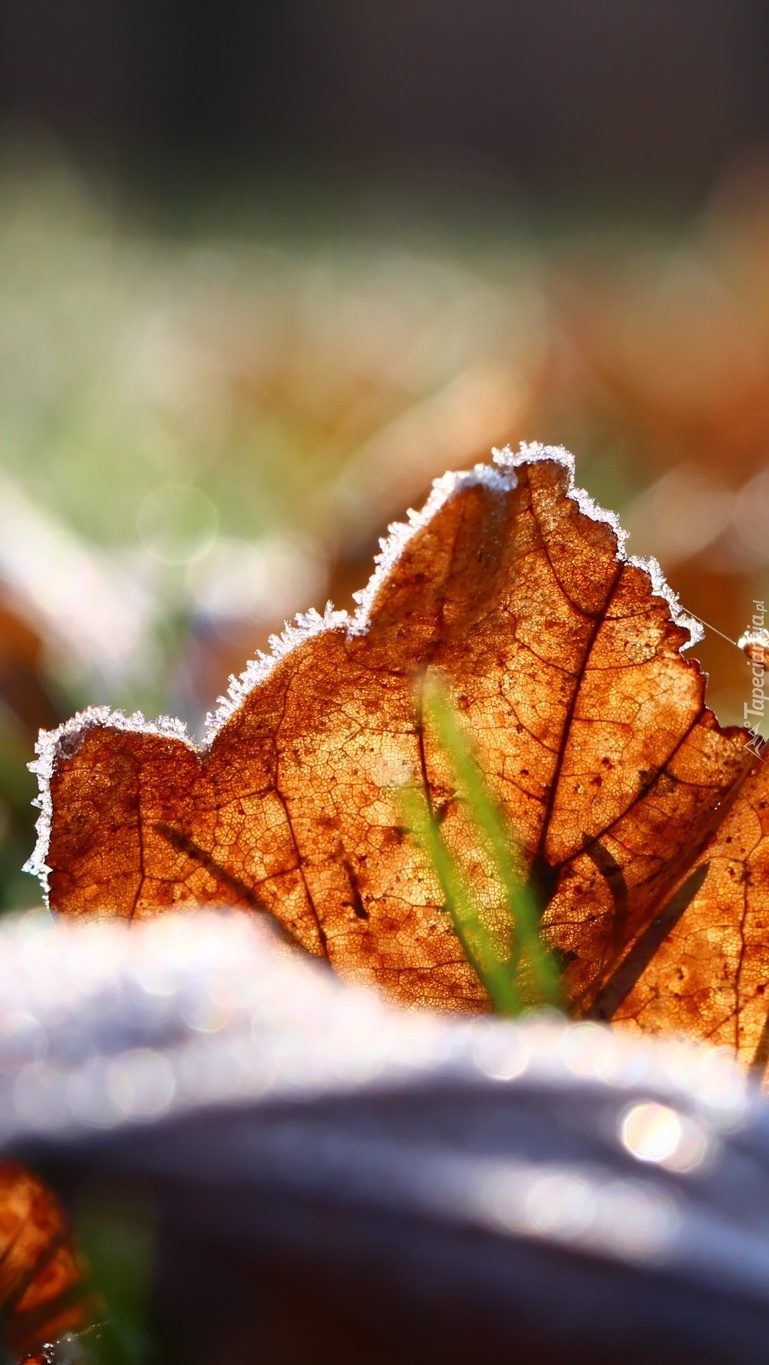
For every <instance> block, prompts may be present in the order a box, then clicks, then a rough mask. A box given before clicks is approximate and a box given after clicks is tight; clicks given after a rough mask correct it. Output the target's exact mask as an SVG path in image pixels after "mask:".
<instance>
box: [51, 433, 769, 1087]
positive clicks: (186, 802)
mask: <svg viewBox="0 0 769 1365" xmlns="http://www.w3.org/2000/svg"><path fill="white" fill-rule="evenodd" d="M696 638H698V628H697V626H696V624H695V623H694V622H693V621H692V620H691V619H690V618H688V617H687V616H686V615H685V614H684V613H683V612H682V611H681V609H680V607H679V605H678V603H677V601H676V600H675V598H674V597H673V595H672V593H671V592H670V591H669V589H668V588H667V587H666V585H665V583H664V580H663V579H662V577H661V574H660V573H659V570H658V568H657V566H656V565H655V564H653V563H651V564H650V563H646V562H644V561H640V560H634V559H632V558H628V557H627V556H626V554H625V552H624V537H623V535H622V532H621V531H620V529H619V526H618V523H617V522H616V519H615V518H614V517H613V516H612V515H611V514H609V513H606V512H603V511H601V510H600V509H599V508H597V507H596V506H595V505H594V504H593V503H592V502H591V501H590V499H589V498H588V497H587V495H586V494H584V493H582V492H581V491H579V490H576V489H575V488H574V485H573V477H572V461H571V457H570V456H568V455H567V454H566V452H564V451H561V450H555V449H548V448H543V447H539V446H529V447H522V449H521V451H520V453H519V454H518V455H513V454H511V453H510V452H509V451H505V452H500V453H497V455H496V457H495V464H494V465H493V466H477V467H476V469H475V470H473V471H471V472H468V473H464V474H459V475H446V476H445V477H444V478H443V479H442V480H439V481H438V483H437V484H436V486H435V488H434V491H433V494H432V496H431V498H430V500H429V501H428V503H427V506H426V508H425V509H424V511H423V513H422V514H421V515H414V514H412V516H411V521H410V524H409V526H408V527H396V528H393V529H392V531H391V536H390V539H389V540H388V541H387V542H385V543H383V553H382V556H381V559H380V563H379V566H378V568H377V571H376V573H375V574H374V577H373V578H372V580H371V582H370V584H369V586H368V588H367V589H366V590H365V592H364V593H362V594H361V595H360V607H359V610H358V612H357V614H356V615H355V616H354V617H349V616H348V615H347V614H346V613H344V612H332V611H330V610H329V611H327V613H326V615H325V617H323V618H321V617H320V616H317V615H316V614H310V615H308V616H306V617H303V618H299V621H298V624H297V625H296V626H294V627H290V628H289V629H288V631H287V633H286V634H285V635H284V636H283V637H282V638H281V639H280V640H277V641H275V642H274V650H273V654H272V656H271V657H269V658H266V657H260V658H259V659H257V661H256V662H255V663H254V664H252V665H250V666H249V668H248V669H247V671H246V673H245V674H244V675H243V676H242V678H241V679H240V680H239V681H237V682H236V681H234V680H233V683H232V685H231V689H230V694H229V696H228V698H226V699H224V700H223V701H222V703H221V704H220V707H219V710H218V711H217V712H216V713H215V714H214V716H213V717H212V718H210V721H209V727H208V732H207V737H206V740H205V742H204V743H203V744H202V745H201V746H199V747H197V746H196V745H195V744H194V743H193V742H192V741H191V740H190V739H189V738H188V736H187V735H186V732H185V730H184V727H183V726H182V725H181V724H180V723H179V722H176V721H172V720H169V719H167V718H164V719H161V720H160V721H159V722H157V723H156V724H155V725H154V726H152V725H148V724H146V723H145V721H144V720H143V718H142V717H141V716H134V717H130V718H126V717H125V716H123V715H121V714H119V713H114V712H110V711H109V710H108V709H107V708H92V709H90V710H89V711H86V712H84V713H83V714H81V715H79V716H76V717H74V719H73V720H71V721H70V722H68V723H67V724H66V725H64V726H62V727H60V729H59V730H56V731H53V732H50V733H48V734H46V735H43V736H42V737H41V741H40V744H39V746H38V753H39V759H38V762H37V764H36V765H34V766H35V769H36V771H37V772H38V774H39V777H40V784H41V805H42V816H41V820H40V822H39V831H40V838H39V843H38V848H37V850H36V854H35V856H34V857H33V859H32V860H31V862H30V865H29V866H30V867H31V869H32V870H36V871H39V872H41V873H42V874H43V876H44V879H46V881H47V884H48V886H49V890H50V903H51V905H52V907H53V908H54V909H55V910H57V911H59V912H60V913H63V914H69V915H94V914H96V915H118V916H122V917H125V918H142V917H145V916H150V915H154V914H156V913H158V912H159V911H162V910H166V909H171V908H177V907H180V906H185V905H188V906H201V905H207V904H216V903H223V902H224V903H228V904H235V905H240V906H249V907H251V908H252V909H253V910H254V911H256V912H260V913H261V912H265V913H267V914H269V915H270V916H271V917H273V918H274V919H275V920H276V921H277V922H278V923H279V924H280V925H281V926H282V928H283V930H284V931H285V933H286V934H287V935H288V936H289V937H290V938H291V939H292V940H293V941H295V942H296V943H297V944H299V945H301V946H302V947H303V948H304V949H306V950H307V951H308V952H310V953H314V954H317V955H321V956H326V957H327V958H328V959H329V961H330V963H331V964H332V966H333V967H334V968H336V969H337V970H338V971H340V972H342V973H344V974H346V975H348V976H351V977H353V978H357V979H358V980H362V981H367V982H374V983H376V984H378V985H380V986H381V987H383V988H385V989H386V990H388V991H389V992H390V994H391V995H393V996H395V997H396V998H397V999H399V1000H401V1001H403V1002H404V1003H413V1004H424V1005H430V1006H435V1007H439V1008H448V1009H455V1010H476V1009H482V1008H487V1007H488V999H487V997H486V995H485V991H484V989H483V987H482V985H481V983H480V982H479V980H478V978H477V976H476V975H475V973H474V972H473V970H472V968H471V966H470V964H469V963H468V961H467V959H466V958H465V955H464V953H463V952H462V949H461V947H460V944H459V941H458V939H457V938H456V937H455V934H454V932H453V930H452V927H451V924H450V922H449V918H448V916H447V915H446V913H445V912H444V908H443V898H442V893H441V890H440V883H439V881H438V880H437V878H436V876H435V873H434V871H433V869H432V868H431V867H430V866H429V865H428V863H427V862H426V860H425V857H424V855H423V853H422V852H421V851H420V849H419V848H418V847H417V846H416V845H415V843H414V841H413V840H412V839H410V838H409V837H408V835H406V834H405V832H404V830H403V829H402V827H401V821H400V818H399V808H398V800H397V793H396V792H395V790H394V789H395V787H396V786H397V784H398V783H399V782H402V781H404V780H407V779H408V778H409V777H411V776H413V777H415V778H416V780H417V781H418V783H420V784H421V785H422V787H423V789H424V793H425V795H426V796H427V798H428V800H429V803H430V806H431V807H432V809H433V810H434V811H435V813H436V816H437V818H438V819H439V820H440V822H441V831H442V834H443V836H444V837H445V840H446V842H447V844H448V845H449V847H450V848H451V849H452V851H453V852H454V853H455V854H456V855H457V856H458V857H459V858H460V859H461V861H462V862H463V864H464V866H465V868H466V869H467V870H468V875H469V876H470V877H471V879H472V884H473V892H474V896H475V898H476V900H477V902H478V903H479V904H480V906H481V907H482V913H483V915H484V917H485V920H486V927H487V929H488V931H489V932H490V933H491V934H492V935H496V936H497V938H498V939H499V941H500V942H501V936H502V935H503V934H504V932H505V924H504V923H502V922H501V912H500V906H499V890H498V886H497V883H496V881H495V878H494V875H493V873H492V871H491V870H490V869H489V867H488V865H487V859H485V858H484V856H483V853H482V851H479V848H478V841H477V837H476V833H475V831H474V829H473V827H472V821H471V820H470V819H469V817H468V814H467V809H466V805H465V803H464V801H463V799H462V795H461V793H460V792H458V791H457V790H456V787H455V783H454V780H453V777H452V773H451V771H450V769H449V768H448V767H447V766H446V762H445V758H444V756H443V755H442V751H441V748H440V745H439V743H438V740H437V737H436V736H435V735H434V734H433V733H432V732H431V729H430V726H429V725H426V724H424V723H423V720H422V716H421V712H420V707H419V702H418V693H419V687H418V685H416V684H417V683H418V680H419V679H420V678H423V677H424V676H425V674H431V673H440V675H441V676H442V678H443V679H444V680H445V681H446V682H447V684H448V686H449V688H450V690H451V693H452V695H453V698H454V702H455V705H456V707H457V708H458V711H459V714H460V716H461V718H462V720H463V724H464V726H465V728H466V730H467V733H468V735H469V737H470V739H471V741H472V743H473V745H474V747H475V750H476V752H477V754H478V757H479V759H480V762H481V765H482V767H483V769H484V771H485V773H486V775H487V779H488V783H489V787H490V789H491V791H492V793H493V795H494V796H495V798H496V800H497V801H498V802H499V804H500V805H501V807H502V808H503V809H504V812H505V815H506V817H507V819H508V822H509V826H510V829H511V830H512V833H513V839H514V843H515V850H516V855H515V856H516V857H517V859H518V863H519V866H520V868H521V870H522V873H523V874H524V875H525V877H526V879H527V881H528V882H529V884H530V886H531V887H532V889H533V891H534V894H535V897H536V899H537V902H538V904H539V906H540V912H541V932H542V935H543V938H544V940H545V942H546V944H547V945H548V947H549V948H550V949H551V950H552V951H553V952H554V953H555V955H556V957H557V959H558V960H559V962H560V963H561V964H562V968H563V985H564V990H565V995H566V999H567V1001H568V1004H569V1008H570V1010H571V1012H572V1013H573V1014H574V1015H576V1016H578V1017H579V1016H585V1015H592V1016H593V1017H601V1018H611V1017H614V1018H615V1019H617V1020H618V1021H622V1022H623V1023H624V1024H625V1025H627V1026H632V1027H636V1028H640V1029H643V1030H646V1029H654V1030H657V1029H667V1030H683V1031H686V1032H689V1033H694V1034H696V1035H697V1036H699V1037H704V1038H709V1039H711V1040H712V1041H714V1042H721V1043H728V1044H729V1045H732V1046H734V1047H735V1048H736V1049H737V1052H738V1053H739V1055H740V1056H741V1057H742V1058H744V1059H746V1060H748V1061H752V1060H754V1058H755V1055H756V1052H757V1050H758V1052H759V1054H760V1055H763V1053H762V1049H765V1048H766V1046H767V1045H766V1044H765V1042H764V1041H763V1039H764V1033H765V1019H766V1015H767V1009H768V1008H769V999H767V1000H766V1001H764V983H765V982H766V980H767V976H768V975H769V972H768V970H767V968H768V967H769V922H768V920H767V917H769V869H767V859H768V858H769V840H768V839H767V838H766V833H765V831H766V829H767V824H768V823H769V822H767V820H766V819H765V816H764V809H765V807H766V805H767V801H769V779H767V777H766V768H765V766H764V765H763V764H762V763H761V762H760V761H759V760H757V758H756V756H755V754H754V753H752V752H751V751H750V750H749V749H748V748H747V744H746V741H747V740H748V739H749V735H748V732H747V731H744V730H742V729H739V728H736V727H733V728H730V729H722V728H721V727H720V726H719V725H718V723H717V721H716V720H715V717H714V716H713V714H712V712H710V711H709V710H708V709H707V708H706V706H705V704H704V678H703V675H702V673H701V672H700V669H699V667H698V665H697V664H696V663H695V662H693V661H689V660H687V659H686V658H685V657H684V655H683V654H682V652H681V651H682V649H683V648H685V647H686V646H688V645H689V644H690V643H692V641H693V640H694V639H696ZM415 697H416V698H417V699H416V700H415Z"/></svg>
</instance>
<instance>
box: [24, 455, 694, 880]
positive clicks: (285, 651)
mask: <svg viewBox="0 0 769 1365" xmlns="http://www.w3.org/2000/svg"><path fill="white" fill-rule="evenodd" d="M493 456H494V463H493V464H477V465H476V466H475V467H474V468H473V469H470V470H461V471H459V472H457V473H448V474H444V475H443V476H442V477H441V478H439V479H436V480H435V482H434V483H433V487H432V491H431V493H430V496H429V498H428V499H427V502H426V503H425V505H424V507H423V508H422V510H421V511H419V512H415V511H414V510H413V509H412V508H409V511H408V513H407V521H406V522H394V523H393V524H392V525H391V526H390V527H389V528H388V534H387V536H386V537H384V538H383V539H382V540H381V541H380V552H379V554H378V555H377V556H376V558H375V561H374V563H375V568H374V572H373V574H372V576H371V578H370V579H369V582H368V584H367V585H366V587H365V588H363V589H362V591H360V592H358V593H355V594H354V596H355V600H356V602H357V604H358V606H357V610H356V611H355V613H354V614H353V615H352V616H351V615H350V614H349V613H348V612H346V611H335V610H334V608H333V605H332V604H331V603H330V602H329V604H328V605H327V607H326V610H325V612H324V613H323V615H321V614H320V613H319V612H317V611H315V610H311V611H308V612H303V613H301V614H300V615H298V616H297V617H296V619H295V620H294V621H293V622H291V623H288V622H287V623H286V627H285V630H284V631H283V632H282V633H281V634H280V635H272V636H271V637H270V652H269V654H265V653H262V652H260V653H259V654H258V655H257V656H256V658H255V659H252V660H251V661H250V662H249V663H248V664H247V666H246V668H245V670H244V671H243V673H241V674H240V676H239V677H237V678H236V677H235V676H234V675H233V676H232V677H231V678H230V682H229V688H228V690H227V693H226V695H225V696H223V697H220V698H219V701H218V705H217V707H216V709H215V710H214V711H213V712H211V713H210V714H209V715H208V716H207V718H206V724H205V729H204V734H203V740H202V742H201V743H200V744H199V745H198V744H195V742H194V741H193V739H192V738H191V737H190V735H189V734H188V732H187V727H186V725H185V724H184V723H183V722H182V721H179V720H176V719H174V718H173V717H170V716H159V717H158V718H157V720H155V721H147V720H145V718H144V716H143V715H142V714H141V712H138V711H137V712H136V713H135V714H134V715H132V716H126V715H125V714H124V713H123V712H122V711H112V710H111V709H110V708H109V707H108V706H91V707H89V708H88V709H87V710H86V711H81V712H79V713H78V714H77V715H75V716H73V717H72V718H71V719H70V720H68V721H66V722H65V723H64V724H63V725H60V726H59V728H58V729H57V730H48V731H41V733H40V738H39V740H38V743H37V745H36V753H37V758H36V760H35V761H34V762H33V763H31V764H30V765H29V767H30V771H31V772H33V773H35V774H36V776H37V779H38V783H39V787H40V795H39V796H38V798H37V799H36V801H35V803H34V804H36V805H37V806H39V807H40V816H39V818H38V821H37V844H36V846H35V850H34V853H33V854H32V856H31V858H29V860H28V861H27V863H26V864H25V868H24V870H25V871H26V872H31V873H33V874H34V875H35V876H38V877H39V878H40V880H41V883H42V887H43V892H44V894H45V895H46V897H47V894H48V873H49V871H50V869H49V867H48V865H47V862H46V859H47V856H48V847H49V843H50V835H51V822H52V819H53V803H52V800H51V778H52V776H53V773H54V770H55V768H56V764H57V762H58V760H59V759H60V758H65V757H69V756H70V755H71V754H73V753H75V752H76V751H77V748H78V746H79V744H80V742H81V741H82V739H83V736H84V735H85V734H86V733H87V732H88V730H90V729H93V727H94V726H97V725H101V726H111V727H113V728H114V729H117V730H135V731H138V732H140V733H142V734H152V735H163V736H166V737H167V738H170V739H177V740H181V741H182V742H183V743H184V744H186V745H187V746H188V747H189V748H191V749H193V750H195V752H197V753H200V754H203V753H205V752H207V750H208V749H209V748H210V747H211V745H212V743H213V741H214V739H215V738H216V735H217V734H218V732H219V731H220V730H221V728H222V726H223V725H224V724H225V723H226V722H227V720H228V719H229V718H230V716H231V715H232V714H233V712H234V711H236V710H237V709H238V707H239V706H240V705H241V704H242V703H243V702H244V701H245V699H246V698H247V697H248V696H249V695H250V693H251V692H253V691H254V689H255V688H257V687H259V686H260V684H261V683H263V682H264V681H265V679H266V678H267V677H269V675H270V673H271V672H272V670H273V669H274V668H275V667H276V665H277V664H279V663H280V662H281V661H282V660H283V659H285V658H286V656H287V655H289V654H291V653H293V651H294V650H295V649H297V648H298V647H299V646H300V645H303V644H304V643H305V641H306V640H309V639H310V638H311V637H312V636H314V635H319V634H321V633H322V632H323V631H328V630H345V631H346V632H347V634H348V636H353V635H365V633H366V631H367V630H368V627H369V623H370V620H371V612H372V609H373V606H374V603H375V601H376V598H377V595H378V593H379V590H380V588H381V587H382V586H383V584H384V583H385V581H386V579H387V577H388V575H389V573H390V572H391V570H392V569H393V567H394V565H395V564H397V562H398V560H399V559H400V557H401V555H402V554H403V551H404V550H405V548H406V546H407V545H408V543H409V541H410V540H412V539H413V537H414V536H415V535H417V534H418V532H419V531H421V530H422V529H423V528H424V527H425V526H427V525H428V524H429V522H430V521H432V519H433V517H434V516H435V515H436V513H437V512H438V511H439V510H440V509H441V508H442V507H443V506H444V505H445V504H446V503H447V502H448V501H449V500H450V499H451V498H453V497H455V496H456V495H457V494H458V493H460V492H461V491H462V490H463V489H465V488H470V487H474V486H478V485H482V486H483V487H486V488H490V489H492V490H493V491H495V492H498V493H508V492H510V491H511V490H512V489H514V488H515V487H516V486H517V483H518V477H517V474H516V469H517V468H518V467H519V466H520V465H523V464H535V463H538V462H540V461H543V460H551V461H553V462H554V463H556V464H559V465H561V466H562V467H563V468H564V469H565V470H566V474H567V494H568V496H569V497H570V498H572V499H573V500H574V502H576V503H577V505H578V507H579V509H580V511H581V512H583V513H584V514H585V515H586V516H588V517H590V518H591V519H592V520H593V521H600V522H605V523H606V524H607V525H608V526H610V527H611V529H612V530H613V531H614V533H615V535H616V537H617V558H618V559H619V560H620V561H621V562H623V563H628V564H633V565H635V566H636V567H637V568H639V569H642V570H643V572H644V573H646V574H648V576H649V578H650V580H651V584H652V591H653V592H654V593H655V595H657V596H658V597H662V598H664V599H665V601H666V602H667V604H668V606H669V608H670V614H671V617H672V619H673V620H674V621H675V623H676V625H678V626H681V627H682V629H684V630H686V631H688V633H689V640H688V641H687V642H686V643H685V644H684V645H683V646H682V648H684V649H686V648H689V646H690V645H692V644H696V643H697V641H698V640H701V639H702V637H703V630H702V627H701V625H700V623H699V622H698V621H696V620H695V619H693V618H692V617H691V616H689V615H688V614H687V613H686V612H685V611H684V610H683V609H682V607H681V604H680V602H679V600H678V598H677V596H676V594H675V593H674V592H673V591H672V589H671V588H670V587H669V586H668V584H667V583H666V582H665V578H664V575H663V573H662V570H661V569H660V566H659V564H658V563H657V561H656V559H641V558H639V557H637V556H627V555H626V554H625V540H626V532H625V531H623V530H622V527H621V526H620V523H619V518H618V517H617V515H616V514H615V513H614V512H609V511H606V509H604V508H602V507H599V506H598V504H597V503H596V502H594V501H593V499H592V498H591V497H590V495H589V493H587V492H586V491H585V490H584V489H583V488H578V487H577V486H576V484H575V482H574V457H573V456H572V455H571V454H570V453H569V451H568V450H565V449H564V447H563V446H545V445H541V444H539V443H538V442H523V443H522V444H521V446H520V447H519V449H518V450H517V451H513V450H512V449H511V448H510V446H505V447H504V449H502V450H496V449H495V450H494V451H493Z"/></svg>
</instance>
